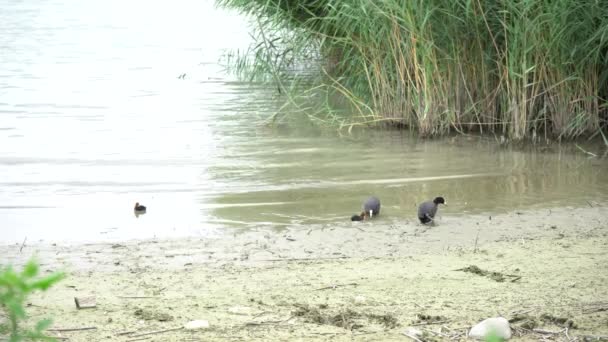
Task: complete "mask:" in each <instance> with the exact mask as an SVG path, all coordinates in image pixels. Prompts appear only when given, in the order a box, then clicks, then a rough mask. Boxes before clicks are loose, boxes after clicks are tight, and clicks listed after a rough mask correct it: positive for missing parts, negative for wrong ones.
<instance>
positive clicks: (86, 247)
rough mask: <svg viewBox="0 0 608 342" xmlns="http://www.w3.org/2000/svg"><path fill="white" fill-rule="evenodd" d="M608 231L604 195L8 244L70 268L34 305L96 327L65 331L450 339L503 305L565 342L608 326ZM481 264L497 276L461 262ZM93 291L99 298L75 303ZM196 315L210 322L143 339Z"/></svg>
mask: <svg viewBox="0 0 608 342" xmlns="http://www.w3.org/2000/svg"><path fill="white" fill-rule="evenodd" d="M607 236H608V206H607V205H606V204H601V203H593V204H590V206H587V207H581V208H551V209H543V210H535V211H523V212H509V213H504V214H500V215H495V216H493V217H491V218H490V217H489V216H481V215H478V216H468V217H442V218H441V219H440V220H439V222H438V225H437V226H435V227H424V226H422V225H420V224H418V223H417V222H414V221H413V220H411V221H409V222H399V223H394V222H389V221H386V220H384V219H380V220H378V221H375V222H362V223H351V222H348V223H345V224H344V225H343V226H335V225H319V226H311V227H310V228H308V229H305V230H299V231H293V230H284V231H271V230H259V231H248V232H238V231H235V232H233V233H232V234H229V235H226V236H222V237H217V238H205V239H200V238H196V239H175V240H145V241H122V242H118V243H93V244H54V245H49V244H37V245H28V244H26V245H25V246H23V249H22V251H21V252H20V249H21V247H22V246H21V245H20V244H18V245H10V246H1V247H0V253H1V255H3V256H8V262H9V263H12V264H15V265H20V264H22V263H23V262H25V261H26V260H27V259H28V258H29V257H30V256H32V255H36V256H37V257H38V259H39V260H40V261H41V263H42V269H43V270H45V271H55V270H64V271H66V272H67V273H68V274H69V276H68V278H67V279H65V280H63V281H62V282H61V283H59V284H58V285H56V286H55V287H54V288H52V289H51V290H50V291H49V292H48V293H44V294H37V295H35V296H33V297H32V298H31V300H30V303H31V306H30V308H29V310H30V313H31V315H32V316H33V317H35V318H42V317H47V316H49V315H52V316H54V325H53V328H78V327H96V329H95V330H83V331H74V332H62V333H55V334H57V336H61V337H68V338H69V341H102V340H110V341H129V340H138V339H139V338H141V339H143V341H215V340H217V341H224V340H233V341H242V340H248V341H251V340H259V341H267V340H283V341H287V340H289V341H292V340H307V341H308V340H336V341H343V340H344V341H345V340H349V341H352V340H355V341H372V340H378V341H379V340H382V341H392V340H395V341H398V340H409V338H408V337H406V336H404V335H403V332H404V331H406V330H407V329H408V328H409V327H416V328H417V329H419V330H420V331H421V332H423V333H424V334H425V335H424V336H423V337H421V339H423V340H449V339H464V338H465V336H464V333H465V332H466V330H467V329H468V328H469V327H470V326H471V325H473V324H475V323H476V322H478V321H480V320H482V319H485V318H488V317H493V316H497V315H502V316H504V317H507V318H515V317H520V318H521V320H520V321H518V322H514V323H512V327H513V328H515V329H514V334H515V336H514V339H515V340H539V339H540V336H541V335H542V334H541V333H540V332H538V331H536V332H535V331H533V330H531V329H532V328H534V329H543V330H546V331H552V332H559V333H557V334H553V335H551V334H545V335H544V336H545V337H546V338H549V339H552V340H564V341H566V340H568V338H572V339H573V338H575V337H579V338H581V339H582V338H583V337H584V336H589V335H593V336H606V335H608V286H606V284H608V266H607V265H608V255H607V251H608V246H607V245H608V239H607ZM3 259H4V260H6V258H3ZM3 262H5V261H3ZM472 265H475V266H477V267H479V268H480V269H482V270H487V271H490V272H496V273H495V274H488V275H486V276H483V275H480V274H475V273H470V272H464V271H461V269H463V268H465V267H468V266H472ZM84 296H95V297H96V300H97V307H96V308H94V309H85V310H77V309H76V307H75V305H74V297H84ZM518 315H519V316H518ZM562 318H563V320H562ZM196 319H203V320H207V321H209V324H210V327H209V328H208V329H205V330H198V331H187V330H183V329H182V330H174V331H168V332H164V333H158V334H152V335H146V336H140V337H138V336H137V334H142V333H146V332H152V331H156V330H163V329H172V328H179V327H181V326H183V325H184V324H185V323H187V322H188V321H191V320H196ZM566 321H567V322H566ZM532 322H534V323H532ZM566 328H568V329H567V330H566ZM122 332H131V333H128V334H122V335H121V334H120V333H122Z"/></svg>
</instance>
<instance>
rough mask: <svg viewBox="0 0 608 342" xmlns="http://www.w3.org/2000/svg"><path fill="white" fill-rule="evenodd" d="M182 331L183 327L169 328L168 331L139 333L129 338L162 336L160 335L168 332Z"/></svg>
mask: <svg viewBox="0 0 608 342" xmlns="http://www.w3.org/2000/svg"><path fill="white" fill-rule="evenodd" d="M182 329H184V327H177V328H169V329H163V330H156V331H150V332H146V333H141V334H135V335H131V336H130V337H140V336H147V335H156V334H162V333H166V332H170V331H177V330H182Z"/></svg>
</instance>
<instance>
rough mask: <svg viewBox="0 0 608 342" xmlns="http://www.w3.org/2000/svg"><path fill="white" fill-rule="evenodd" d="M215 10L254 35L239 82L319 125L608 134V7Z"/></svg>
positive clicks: (254, 6) (469, 1)
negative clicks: (241, 19) (276, 97)
mask: <svg viewBox="0 0 608 342" xmlns="http://www.w3.org/2000/svg"><path fill="white" fill-rule="evenodd" d="M217 2H218V4H219V5H221V6H226V7H231V8H236V9H239V10H241V11H242V12H244V13H246V14H248V15H250V16H251V17H253V18H254V19H255V20H256V23H257V29H256V32H255V33H254V35H253V37H254V39H255V44H254V45H253V46H252V47H251V49H250V50H249V51H245V52H241V53H239V54H237V55H236V56H233V57H235V58H233V59H232V60H231V63H230V64H231V65H232V66H233V67H234V68H235V69H236V71H237V73H239V74H241V75H247V77H249V78H250V79H256V80H260V79H262V80H266V81H271V82H275V83H277V84H278V86H279V89H280V90H281V91H284V93H286V94H291V95H292V96H290V97H289V101H288V102H289V104H290V106H289V108H288V109H293V108H299V109H301V108H302V106H303V103H305V104H307V105H309V106H310V107H311V108H310V109H313V107H315V106H316V109H314V110H312V112H313V116H315V117H316V118H317V119H318V120H322V122H325V123H338V124H341V125H343V126H345V127H352V126H353V125H361V124H370V123H378V122H383V121H385V120H390V121H394V122H398V123H400V124H402V125H405V126H408V127H412V128H416V129H418V131H419V132H420V133H421V134H423V135H433V134H443V133H449V132H451V131H454V130H456V131H459V132H460V131H465V130H476V131H480V132H482V133H483V132H490V133H494V134H501V135H505V136H507V137H510V138H513V139H522V138H525V137H541V136H544V137H547V138H550V137H557V138H574V137H577V136H581V135H583V134H589V133H593V132H598V131H599V130H600V128H601V127H602V126H608V105H607V103H608V102H607V100H608V0H505V1H494V0H413V1H403V0H386V1H369V0H333V1H332V0H301V1H300V0H217ZM305 80H306V81H305ZM305 82H306V83H305ZM303 83H304V84H303ZM302 89H304V90H302ZM293 90H295V91H296V92H295V93H297V94H298V98H300V99H304V100H305V101H298V100H297V99H296V97H295V96H293V94H294V93H293V92H290V91H293ZM336 98H338V99H341V101H337V104H344V102H346V103H348V104H349V106H348V107H346V110H345V115H341V116H336V115H334V114H335V113H336V111H335V110H334V109H336V108H339V106H336ZM292 112H293V110H292Z"/></svg>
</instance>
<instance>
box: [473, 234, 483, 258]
mask: <svg viewBox="0 0 608 342" xmlns="http://www.w3.org/2000/svg"><path fill="white" fill-rule="evenodd" d="M480 230H481V228H479V229H477V236H475V247H474V248H473V254H476V253H477V241H478V240H479V231H480Z"/></svg>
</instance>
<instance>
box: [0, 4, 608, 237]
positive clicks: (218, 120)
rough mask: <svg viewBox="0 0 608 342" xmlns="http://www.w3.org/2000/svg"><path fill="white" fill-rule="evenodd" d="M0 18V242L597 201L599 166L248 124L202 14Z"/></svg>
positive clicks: (116, 9) (220, 20)
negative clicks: (374, 205)
mask: <svg viewBox="0 0 608 342" xmlns="http://www.w3.org/2000/svg"><path fill="white" fill-rule="evenodd" d="M0 6H1V8H2V11H0V242H2V243H14V242H17V241H18V242H21V241H22V240H23V239H24V238H25V237H27V238H28V241H36V240H45V241H55V240H79V241H82V240H113V239H124V238H149V237H155V236H156V237H173V236H200V235H208V234H217V233H221V232H224V231H226V230H227V229H232V228H240V229H243V228H244V229H250V228H259V227H273V228H283V227H292V226H298V225H309V224H323V223H331V224H351V223H350V222H348V219H349V217H350V215H352V214H354V213H355V212H357V211H358V210H359V207H360V202H361V201H362V200H363V199H364V198H365V197H366V196H367V195H368V194H376V195H378V196H379V197H380V198H381V199H382V202H383V212H382V214H383V215H382V218H381V220H383V221H384V222H391V223H392V222H404V221H405V220H409V221H412V220H413V219H414V218H415V217H414V213H415V206H416V204H417V203H419V202H420V201H422V200H426V199H428V198H432V197H434V196H435V195H443V196H444V197H446V198H447V200H448V203H449V204H450V206H449V207H447V208H445V210H444V215H466V214H468V213H498V212H505V211H509V210H516V209H518V210H519V209H525V208H527V207H548V206H555V205H572V206H579V205H585V203H586V201H592V200H593V201H605V200H607V199H608V174H607V173H606V172H605V170H606V169H607V168H606V167H607V166H608V165H607V163H606V162H605V161H602V160H597V159H589V158H587V157H586V156H585V155H583V154H582V153H577V152H572V150H570V149H568V150H564V149H554V150H553V151H551V152H544V153H533V152H516V151H510V150H506V149H501V148H499V147H497V146H495V145H493V144H491V143H488V142H480V141H477V140H475V141H467V140H465V139H457V140H449V139H448V140H442V141H416V140H415V139H413V138H411V137H409V136H408V135H407V134H400V133H399V132H382V133H381V134H377V133H368V134H369V135H366V136H365V135H364V136H359V137H358V138H357V139H348V140H347V139H338V138H336V137H327V136H323V135H320V134H318V133H316V132H315V131H314V130H311V129H308V128H304V127H295V128H292V129H291V130H272V129H267V128H264V127H263V126H261V125H257V124H256V123H255V122H256V121H257V120H259V119H260V118H264V117H266V116H268V115H269V114H272V113H274V111H275V110H276V109H277V108H278V106H279V105H280V103H277V102H275V101H274V100H272V98H273V95H274V94H273V90H272V89H265V88H263V87H255V86H248V85H246V84H242V83H240V82H237V81H236V80H234V78H232V77H230V76H227V75H225V74H224V73H223V71H222V68H221V67H220V66H219V65H218V64H217V61H218V58H219V57H220V56H221V54H222V53H223V51H224V50H225V49H234V48H243V47H246V46H247V43H248V34H247V32H248V31H247V24H246V21H245V20H244V19H243V18H242V17H239V16H238V15H235V14H234V13H232V12H227V11H224V10H218V9H216V8H214V6H213V3H212V2H211V1H203V0H183V1H178V2H169V1H155V2H146V1H141V0H133V1H126V2H125V1H117V0H109V1H98V0H94V1H86V2H82V1H75V0H31V1H27V2H23V1H8V0H0ZM182 74H186V75H185V77H184V78H183V79H181V78H178V76H180V75H182ZM136 201H139V202H141V203H143V204H145V205H147V206H148V207H149V210H148V213H147V214H145V215H142V216H139V217H135V216H134V214H133V211H132V207H133V204H134V203H135V202H136Z"/></svg>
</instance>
